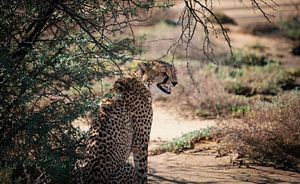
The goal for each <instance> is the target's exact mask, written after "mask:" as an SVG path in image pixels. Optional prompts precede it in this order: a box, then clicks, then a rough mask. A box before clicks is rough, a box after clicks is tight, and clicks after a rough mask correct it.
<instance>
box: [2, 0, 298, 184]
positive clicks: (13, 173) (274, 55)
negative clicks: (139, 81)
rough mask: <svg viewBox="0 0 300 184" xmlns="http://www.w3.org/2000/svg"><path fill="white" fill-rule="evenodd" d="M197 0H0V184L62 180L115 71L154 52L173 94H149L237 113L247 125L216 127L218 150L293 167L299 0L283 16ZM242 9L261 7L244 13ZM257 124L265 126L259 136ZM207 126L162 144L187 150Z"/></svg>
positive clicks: (184, 106)
mask: <svg viewBox="0 0 300 184" xmlns="http://www.w3.org/2000/svg"><path fill="white" fill-rule="evenodd" d="M197 2H198V1H191V0H185V1H154V0H153V1H134V0H132V1H131V0H130V1H126V2H125V1H97V0H95V1H92V0H87V1H77V0H74V1H73V0H70V1H57V0H51V1H32V0H23V1H19V0H15V1H5V0H1V2H0V13H1V15H2V16H1V18H0V27H1V29H0V41H1V42H0V43H1V45H0V85H1V88H0V91H1V94H0V104H1V105H0V121H1V122H0V133H1V135H3V136H1V137H0V169H1V172H0V182H2V183H26V182H27V183H38V182H39V181H41V180H42V179H43V178H48V179H51V182H52V183H61V182H62V181H65V182H68V181H69V179H70V171H71V170H72V168H73V165H74V163H75V161H76V159H78V158H79V157H80V154H78V150H80V149H81V148H82V147H84V140H85V138H86V137H85V132H83V131H81V130H80V129H79V128H75V126H73V125H74V122H76V121H78V120H79V119H87V121H90V119H91V118H90V115H91V114H93V113H95V112H96V111H97V104H98V102H99V101H100V100H101V99H102V98H104V97H105V93H106V92H107V91H108V90H109V89H110V87H111V86H112V84H113V81H114V78H115V77H119V76H123V75H126V73H128V72H130V70H131V69H132V68H134V67H135V66H136V64H137V63H138V62H140V61H148V60H151V59H163V60H166V61H168V62H173V63H174V64H175V66H176V68H177V70H178V78H179V85H178V87H177V89H176V90H174V95H173V97H171V98H166V97H163V96H155V98H154V103H157V104H160V103H164V104H166V105H168V106H172V108H173V109H175V110H177V111H176V112H178V113H180V114H181V115H182V116H185V117H189V118H202V119H203V118H226V119H232V118H238V119H241V121H237V123H238V124H239V125H245V126H242V127H240V126H232V125H234V124H231V125H230V126H229V125H228V124H223V125H220V127H222V126H225V128H223V129H222V128H220V131H219V132H218V133H216V135H218V136H220V135H223V136H221V137H223V138H222V140H223V143H224V145H226V146H224V150H230V149H237V150H240V152H241V154H242V155H243V156H244V157H247V158H251V159H254V160H256V161H259V162H261V163H266V162H268V163H270V162H272V163H275V164H277V165H278V163H280V164H281V165H280V164H279V165H280V166H282V167H293V166H295V163H296V161H297V159H299V155H297V154H295V150H300V145H299V142H300V133H299V132H300V130H299V127H300V116H299V110H298V109H299V104H300V97H299V91H298V90H297V88H298V87H299V85H300V61H299V52H300V51H299V50H300V48H299V47H300V40H299V39H300V36H299V35H300V27H299V25H300V19H299V15H298V13H297V11H296V13H295V12H293V11H291V10H294V8H295V7H296V5H297V3H296V4H295V6H294V5H293V4H290V6H289V9H288V10H289V11H288V12H289V14H287V12H286V11H285V8H286V7H287V4H285V3H283V4H282V5H281V6H279V7H283V10H281V9H280V8H278V9H279V10H278V11H277V14H276V15H277V16H276V18H272V17H268V16H267V15H268V11H272V12H273V13H274V12H275V13H276V11H273V10H272V8H270V7H276V8H277V7H278V6H277V5H276V4H273V3H271V4H270V5H266V4H264V3H263V1H254V2H258V5H259V6H255V5H253V4H251V3H250V1H245V4H244V5H242V4H240V5H239V6H237V7H234V6H232V2H231V1H226V2H225V1H224V2H223V1H222V2H218V1H205V3H203V4H201V3H200V2H199V3H197ZM280 3H281V1H280ZM215 5H216V7H215ZM232 7H234V8H232ZM243 7H246V8H254V9H256V10H258V11H261V10H265V12H264V11H262V12H261V13H265V14H261V18H260V19H258V18H257V17H254V19H255V20H253V17H252V18H251V17H243V12H245V11H248V10H245V9H243ZM261 8H262V9H261ZM199 9H200V10H201V11H200V10H199ZM233 9H234V10H236V11H232V10H233ZM195 10H199V11H196V12H195ZM241 10H242V11H241ZM278 14H279V16H278ZM264 15H265V16H267V18H269V19H270V20H271V21H272V23H268V22H266V17H264ZM233 17H234V18H233ZM216 35H219V36H218V37H216ZM291 99H292V100H291ZM262 112H263V113H262ZM283 119H284V120H287V121H283ZM270 122H271V123H270ZM235 123H236V122H235ZM263 123H267V124H266V126H265V127H264V129H261V128H260V126H263ZM250 125H251V126H254V127H251V126H250ZM296 127H298V128H296ZM258 129H261V131H265V132H271V133H269V134H264V135H266V136H262V137H259V136H256V134H257V132H258V131H257V130H258ZM251 131H252V132H251ZM261 131H259V132H260V133H261ZM212 132H213V131H211V130H207V129H204V130H199V131H195V132H191V133H190V134H185V135H183V137H182V138H178V139H176V140H174V141H173V142H170V143H166V144H164V145H162V147H161V148H160V149H159V150H158V153H162V152H165V151H174V152H181V151H183V150H186V149H191V148H193V147H194V144H195V143H196V142H199V141H202V140H203V139H205V140H207V139H213V137H211V135H212V134H213V133H212ZM246 132H247V133H246ZM249 132H250V133H249ZM287 132H288V133H287ZM237 135H239V136H237ZM274 135H276V136H274ZM218 136H216V137H218ZM243 136H244V137H243ZM278 136H279V137H280V139H279V138H278ZM237 137H238V139H237ZM274 140H277V142H276V141H274ZM278 141H280V142H278ZM257 142H260V143H266V145H268V146H267V148H268V149H267V150H265V151H264V152H260V151H261V150H262V149H261V147H264V146H265V145H264V144H260V146H261V147H256V145H257V144H256V143H257ZM273 142H274V144H271V143H273ZM271 153H272V154H271ZM286 158H288V159H286ZM282 160H285V162H282ZM49 181H50V180H49Z"/></svg>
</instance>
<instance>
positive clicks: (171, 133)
mask: <svg viewBox="0 0 300 184" xmlns="http://www.w3.org/2000/svg"><path fill="white" fill-rule="evenodd" d="M215 124H216V122H215V120H203V121H200V120H186V119H183V118H181V117H179V116H176V114H174V113H172V112H170V111H167V110H165V109H164V108H162V107H159V106H155V105H154V106H153V122H152V128H151V135H150V139H151V140H171V139H172V138H175V137H179V136H181V135H182V134H184V133H187V132H190V131H193V130H198V129H200V128H206V127H210V126H214V125H215Z"/></svg>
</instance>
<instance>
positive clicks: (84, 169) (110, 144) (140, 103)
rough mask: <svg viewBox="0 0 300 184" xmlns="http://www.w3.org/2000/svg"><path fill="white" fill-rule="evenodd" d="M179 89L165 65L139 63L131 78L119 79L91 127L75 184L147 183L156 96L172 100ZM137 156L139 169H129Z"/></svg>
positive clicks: (77, 167)
mask: <svg viewBox="0 0 300 184" xmlns="http://www.w3.org/2000/svg"><path fill="white" fill-rule="evenodd" d="M177 83H178V82H177V77H176V70H175V68H174V66H173V65H171V64H168V63H166V62H164V61H153V62H148V63H139V64H138V66H137V70H136V71H135V72H134V73H133V74H131V76H129V77H123V78H120V79H118V80H117V81H116V82H115V84H114V86H113V88H112V91H111V95H110V97H108V98H107V99H105V100H104V101H103V102H102V104H101V105H100V108H99V113H98V116H97V118H95V120H93V122H92V124H91V127H90V130H89V137H88V140H87V145H86V151H85V155H84V159H82V160H79V161H77V162H76V164H75V168H74V171H73V183H78V184H96V183H97V184H99V183H103V184H104V183H105V184H106V183H122V184H126V183H128V184H129V183H130V184H133V183H134V184H135V183H138V184H140V183H142V184H144V183H147V165H148V163H147V159H148V143H149V139H150V130H151V123H152V118H153V111H152V94H153V93H154V92H155V91H159V92H161V93H163V94H167V95H169V94H171V89H172V88H173V87H175V86H176V85H177ZM131 153H133V160H134V165H132V164H130V163H128V158H129V156H130V154H131Z"/></svg>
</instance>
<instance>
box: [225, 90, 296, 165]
mask: <svg viewBox="0 0 300 184" xmlns="http://www.w3.org/2000/svg"><path fill="white" fill-rule="evenodd" d="M299 109H300V93H299V92H294V93H292V94H288V95H284V96H282V97H280V98H279V99H278V100H277V101H276V102H275V103H274V104H272V105H270V104H269V105H262V106H260V107H258V108H257V109H256V110H255V111H253V112H252V114H250V115H248V116H247V117H245V118H244V119H243V120H241V121H235V122H231V123H222V124H220V127H219V135H220V137H221V138H222V143H223V144H222V145H223V148H226V149H227V150H231V151H235V152H237V153H238V154H239V157H241V158H247V159H250V160H252V161H254V162H256V163H259V164H263V165H272V166H275V167H278V168H294V167H295V166H296V164H297V162H299V159H300V155H299V153H300V111H299Z"/></svg>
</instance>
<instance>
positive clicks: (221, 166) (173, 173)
mask: <svg viewBox="0 0 300 184" xmlns="http://www.w3.org/2000/svg"><path fill="white" fill-rule="evenodd" d="M214 155H215V153H214V152H213V151H212V150H208V151H203V152H199V153H193V154H179V155H176V154H173V153H165V154H162V155H157V156H150V157H149V183H162V184H165V183H192V184H196V183H216V184H217V183H220V184H221V183H293V184H296V183H300V173H295V172H291V171H282V170H276V169H274V168H271V167H259V166H250V167H249V168H246V167H241V168H238V167H237V166H233V165H231V164H229V157H220V158H216V157H215V156H214Z"/></svg>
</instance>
